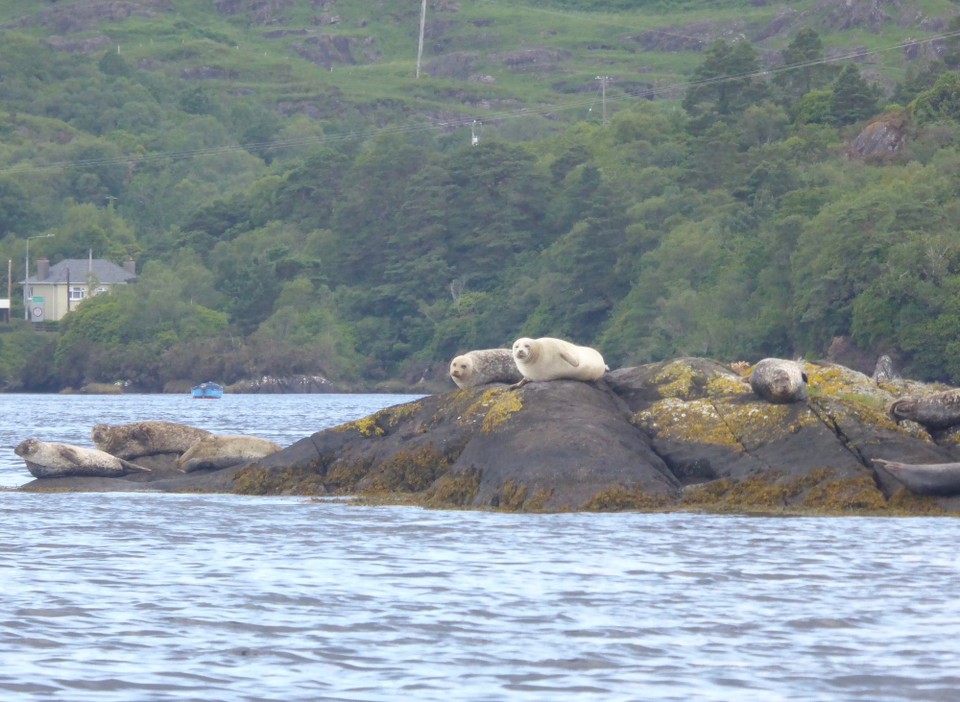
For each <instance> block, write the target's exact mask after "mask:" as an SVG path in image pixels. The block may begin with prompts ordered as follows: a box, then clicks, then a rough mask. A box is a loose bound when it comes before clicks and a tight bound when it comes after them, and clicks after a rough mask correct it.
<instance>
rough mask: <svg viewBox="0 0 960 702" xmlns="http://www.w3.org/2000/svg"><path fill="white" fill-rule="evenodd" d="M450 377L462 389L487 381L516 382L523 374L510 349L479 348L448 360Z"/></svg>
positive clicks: (483, 383) (484, 383)
mask: <svg viewBox="0 0 960 702" xmlns="http://www.w3.org/2000/svg"><path fill="white" fill-rule="evenodd" d="M450 379H451V380H452V381H453V382H454V383H456V384H457V387H458V388H460V389H461V390H462V389H464V388H473V387H476V386H477V385H486V384H487V383H516V382H519V381H520V380H522V379H523V375H521V374H520V369H519V368H517V364H516V363H514V361H513V352H512V351H511V350H510V349H480V350H477V351H467V352H466V353H465V354H463V355H461V356H457V357H455V358H454V359H453V360H452V361H450Z"/></svg>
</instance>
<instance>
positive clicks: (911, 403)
mask: <svg viewBox="0 0 960 702" xmlns="http://www.w3.org/2000/svg"><path fill="white" fill-rule="evenodd" d="M887 412H888V413H889V414H890V416H891V417H892V418H893V419H895V420H897V421H901V420H904V419H908V420H911V421H914V422H916V423H917V424H922V425H923V426H924V427H926V428H927V429H946V428H947V427H952V426H954V425H955V424H960V389H956V388H955V389H953V390H944V391H943V392H937V393H933V394H932V395H927V396H925V397H901V398H900V399H899V400H894V401H893V402H891V403H890V406H889V407H888V408H887Z"/></svg>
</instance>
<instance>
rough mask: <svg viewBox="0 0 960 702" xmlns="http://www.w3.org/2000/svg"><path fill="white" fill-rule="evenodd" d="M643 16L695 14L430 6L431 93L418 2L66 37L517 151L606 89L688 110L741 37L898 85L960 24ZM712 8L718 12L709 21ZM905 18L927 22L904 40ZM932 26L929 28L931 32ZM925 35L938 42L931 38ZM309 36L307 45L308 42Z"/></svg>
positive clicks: (206, 8)
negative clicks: (317, 56) (718, 44)
mask: <svg viewBox="0 0 960 702" xmlns="http://www.w3.org/2000/svg"><path fill="white" fill-rule="evenodd" d="M145 2H146V0H145ZM96 4H98V3H96V2H93V3H91V2H85V3H66V2H57V3H42V4H41V3H36V2H33V1H27V0H12V1H7V2H3V3H2V4H0V23H2V24H4V25H7V26H9V23H11V22H13V21H16V20H18V19H21V18H24V17H29V16H31V15H32V16H37V15H39V14H40V13H49V14H48V15H47V16H48V17H53V18H55V17H62V16H66V15H69V13H70V12H71V8H72V7H77V6H86V7H89V6H91V5H96ZM103 4H105V5H106V4H108V3H103ZM146 4H148V5H149V4H150V3H146ZM637 4H639V5H641V6H650V5H654V6H656V7H659V8H662V7H664V6H674V7H679V8H681V11H674V12H659V13H653V12H650V11H649V10H646V11H643V10H634V11H622V12H607V11H603V7H604V6H605V5H606V6H617V5H623V3H617V2H611V3H604V2H595V3H585V2H573V1H572V0H571V1H568V2H563V0H557V1H556V2H553V3H551V2H548V1H546V0H539V1H538V0H528V2H523V1H522V0H521V1H520V2H513V3H511V2H508V1H507V0H473V1H471V2H465V1H463V0H431V1H430V2H429V4H428V8H429V9H428V14H427V36H426V41H425V46H424V57H423V66H424V75H423V76H422V77H421V79H420V80H416V79H415V76H414V73H415V67H416V51H417V33H418V25H419V16H420V4H419V3H416V2H410V1H406V2H399V0H392V1H389V2H388V1H386V0H379V1H374V2H370V1H369V0H336V2H332V3H330V9H328V10H322V9H319V8H318V7H315V6H314V5H313V3H311V2H304V1H302V0H301V1H298V2H284V1H278V2H276V3H274V5H275V8H274V12H273V13H272V14H271V15H269V16H267V17H265V18H263V19H261V20H260V22H265V23H258V21H257V20H256V19H255V13H254V11H253V9H252V8H254V6H255V5H256V3H253V2H251V1H247V2H240V3H238V6H239V8H240V11H239V12H237V13H236V14H234V15H229V16H228V15H223V14H220V13H219V12H218V11H217V10H216V4H215V3H212V2H208V1H202V0H172V2H171V3H170V6H172V7H174V8H175V9H176V12H169V11H160V10H156V11H154V13H153V16H151V17H146V18H144V17H131V18H129V19H126V20H123V21H118V22H97V23H91V24H89V25H88V26H86V27H81V28H80V31H76V32H69V33H66V34H65V36H67V37H68V38H70V39H79V38H85V37H92V36H97V35H105V36H107V37H109V40H110V45H111V46H113V45H119V47H120V51H121V52H122V54H123V55H124V57H125V58H126V59H127V60H128V61H129V62H131V63H132V64H138V63H139V62H141V61H145V62H146V61H149V62H150V65H151V66H152V67H151V69H150V70H153V71H162V72H164V73H166V74H168V75H171V76H178V75H180V73H181V71H182V70H183V69H184V68H196V67H200V66H210V67H216V68H220V69H223V70H224V71H225V72H226V74H227V75H228V76H229V78H228V79H225V80H204V81H202V82H203V85H204V86H205V87H207V88H210V89H212V90H219V91H222V92H235V91H238V90H243V91H252V93H253V94H254V95H255V96H256V97H257V98H258V99H262V100H264V101H265V102H266V103H269V104H277V103H280V102H299V103H315V104H317V105H321V106H322V107H323V109H322V110H321V111H322V112H323V113H324V114H330V111H331V109H332V108H331V106H330V105H331V102H330V96H331V94H339V95H340V96H342V98H341V102H342V103H350V104H351V105H352V106H353V108H351V109H350V110H344V109H343V108H342V107H339V108H338V109H339V110H340V111H341V114H342V115H343V116H344V117H347V116H349V114H352V113H353V112H354V110H359V111H360V112H361V113H367V114H369V113H371V112H376V113H377V114H378V115H379V117H378V118H377V119H376V122H377V123H378V124H384V123H386V122H397V121H400V122H403V121H407V122H410V121H415V122H417V121H421V120H424V119H426V120H429V121H432V122H446V121H451V120H456V119H463V120H464V122H465V123H468V122H469V120H471V119H482V120H484V121H485V123H487V124H489V125H497V127H495V128H499V129H501V130H503V131H504V132H506V133H507V134H508V135H509V133H510V132H511V130H512V131H513V132H516V133H518V134H520V133H522V131H523V127H522V125H516V124H513V125H512V124H511V122H516V121H518V120H521V121H531V117H532V116H533V115H537V114H539V115H544V116H547V117H548V118H550V119H562V120H565V119H583V118H584V117H587V116H592V117H595V118H597V119H599V113H600V110H599V103H598V101H599V87H600V84H599V81H598V80H597V76H600V75H603V76H609V77H610V78H611V80H610V82H609V83H608V87H607V101H608V110H610V111H613V110H615V109H616V107H617V105H618V104H619V103H621V102H624V101H636V100H642V99H646V98H648V97H652V96H656V97H667V98H676V97H679V96H680V95H682V92H683V90H684V88H685V79H686V76H688V75H689V74H690V72H691V70H692V69H693V68H694V67H695V66H696V65H697V64H698V62H699V61H700V58H701V56H700V53H699V51H698V50H697V48H698V47H704V46H708V45H709V44H710V43H711V42H712V41H714V40H715V39H716V38H720V37H723V38H726V39H733V38H735V37H736V36H738V35H741V34H743V35H745V36H747V37H750V38H751V39H754V40H755V41H757V46H758V49H759V50H760V52H761V55H762V56H763V57H764V59H765V60H767V61H768V62H771V63H773V62H775V61H776V60H778V58H779V52H780V50H781V49H782V48H783V47H784V46H785V45H786V44H787V43H788V42H789V40H790V38H791V36H792V35H793V34H794V33H795V32H796V31H797V30H798V29H799V28H800V27H802V26H813V27H815V28H816V29H818V31H820V32H821V36H823V38H824V43H825V45H826V46H827V47H828V49H829V50H830V51H831V52H833V53H834V54H840V55H842V54H845V53H849V50H852V49H853V48H855V47H857V48H864V49H866V50H868V51H870V52H871V53H869V54H868V55H867V57H866V58H865V59H864V65H865V69H866V70H867V71H868V73H870V74H873V75H875V76H876V77H877V78H884V79H886V80H887V81H888V82H893V81H896V80H898V79H899V78H901V77H902V75H903V70H904V69H903V57H902V51H900V50H899V49H896V48H891V47H896V46H897V45H898V44H900V43H901V42H903V41H905V40H907V39H908V38H923V37H925V36H931V35H933V34H936V33H937V31H938V30H939V31H944V29H945V25H944V23H940V25H939V26H938V25H937V23H935V22H930V21H929V18H931V17H947V16H948V15H949V13H950V12H951V11H955V8H954V7H953V4H952V3H950V2H948V1H947V0H917V1H915V2H913V3H910V6H909V8H908V10H904V12H903V14H902V15H901V14H891V17H890V18H889V20H888V21H885V22H881V23H880V24H878V25H877V26H876V27H873V28H870V27H866V26H865V25H864V26H858V27H855V28H853V29H843V28H842V21H843V18H841V19H839V20H838V19H837V18H836V17H835V16H834V15H832V14H831V13H835V11H836V6H837V5H838V4H836V3H833V4H831V3H823V2H820V1H819V0H801V1H796V2H787V3H770V4H768V5H765V6H759V7H758V6H756V5H755V3H754V2H750V1H747V0H744V1H743V2H739V3H737V2H722V3H709V4H705V3H682V2H675V3H665V2H661V3H637ZM864 4H866V3H864ZM154 5H155V6H160V5H161V4H160V3H154ZM571 5H576V6H580V7H583V6H592V7H593V8H594V11H590V12H584V11H575V10H571V9H565V8H566V7H569V6H571ZM705 5H706V7H708V8H709V9H703V8H704V6H705ZM684 8H688V9H684ZM690 8H692V9H690ZM890 12H891V13H894V12H895V10H893V9H891V10H890ZM784 13H787V14H788V15H789V18H788V19H787V20H786V21H781V22H780V23H779V24H780V25H782V26H780V28H779V30H778V31H777V32H775V33H773V34H772V35H770V36H765V37H764V38H762V39H759V40H758V39H757V38H758V37H760V36H761V35H764V34H767V33H768V32H767V31H766V29H767V28H768V27H769V26H771V22H773V21H774V20H776V19H777V18H778V17H782V16H783V14H784ZM324 15H326V16H336V17H337V18H338V21H337V22H336V23H334V24H318V23H317V20H318V18H321V17H322V16H324ZM903 17H915V18H916V21H914V22H912V23H908V24H906V25H904V22H903ZM920 18H926V20H927V21H926V24H923V23H922V22H921V21H920ZM53 26H55V25H53V24H52V22H50V21H48V22H46V26H43V25H37V24H33V25H28V26H26V27H22V28H18V29H17V31H22V32H26V33H28V34H32V35H35V36H46V35H49V34H51V33H55V31H56V30H54V29H51V27H53ZM924 26H929V27H932V29H929V30H926V31H925V30H924V29H923V27H924ZM283 30H287V32H288V33H287V34H283ZM304 30H306V32H307V34H306V35H302V34H301V35H297V34H295V32H297V31H299V32H303V31H304ZM323 35H329V36H331V37H337V38H339V39H340V40H345V41H348V42H349V53H350V55H351V56H352V58H353V60H354V61H355V62H354V63H349V62H344V61H342V60H340V59H339V58H336V57H335V58H334V59H332V60H329V61H326V60H318V61H317V62H311V61H309V60H307V59H306V58H303V57H302V56H301V55H299V54H298V51H297V45H300V44H304V43H305V42H306V43H307V44H308V45H309V42H311V41H320V42H321V43H322V42H323V41H325V40H324V39H321V38H320V37H322V36H323ZM271 37H272V38H271ZM530 50H542V52H543V53H542V54H541V55H540V56H539V60H538V61H536V62H533V63H522V62H521V63H515V64H514V65H512V66H511V63H510V61H511V57H512V59H513V60H518V59H519V60H521V61H522V56H523V55H522V54H521V53H518V52H525V51H530ZM457 61H459V64H460V67H461V71H460V72H459V73H458V74H457V75H456V76H455V77H442V76H440V77H436V76H431V75H429V73H428V72H429V71H430V70H434V71H435V72H437V73H447V72H449V70H448V69H449V68H450V65H451V62H457ZM318 64H319V65H318ZM331 66H332V67H333V70H332V71H331V70H329V67H331ZM480 76H490V77H492V78H493V79H494V82H483V81H480V80H479V77H480ZM334 91H335V92H334ZM591 108H593V109H591ZM534 121H537V120H534ZM541 121H542V120H541Z"/></svg>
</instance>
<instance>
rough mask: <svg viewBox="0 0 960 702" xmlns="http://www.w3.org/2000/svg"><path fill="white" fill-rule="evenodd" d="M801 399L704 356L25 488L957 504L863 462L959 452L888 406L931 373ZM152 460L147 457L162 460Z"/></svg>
mask: <svg viewBox="0 0 960 702" xmlns="http://www.w3.org/2000/svg"><path fill="white" fill-rule="evenodd" d="M804 372H805V374H806V375H807V376H808V379H809V383H808V397H807V398H806V399H805V400H804V401H801V402H794V403H790V404H771V403H769V402H765V401H764V400H762V399H761V398H759V397H758V396H757V395H756V394H755V393H754V392H753V391H752V390H751V388H750V385H749V384H748V383H746V382H744V379H743V377H742V376H741V375H740V374H739V373H737V372H735V371H734V370H732V369H731V368H730V367H729V366H726V365H724V364H721V363H717V362H715V361H711V360H708V359H702V358H681V359H675V360H672V361H668V362H663V363H656V364H649V365H645V366H639V367H635V368H623V369H619V370H615V371H612V372H609V373H607V374H606V376H605V377H604V378H603V379H602V380H600V381H598V382H595V383H582V382H577V381H569V380H564V381H553V382H544V383H532V384H530V385H527V386H525V387H523V388H521V389H519V390H511V389H509V388H508V387H507V386H505V385H499V384H494V385H487V386H481V387H478V388H471V389H467V390H457V391H453V392H449V393H444V394H438V395H429V396H426V397H423V398H421V399H419V400H417V401H415V402H409V403H405V404H401V405H396V406H393V407H388V408H386V409H384V410H381V411H380V412H377V413H375V414H373V415H371V416H369V417H366V418H364V419H361V420H358V421H355V422H350V423H347V424H344V425H341V426H339V427H335V428H332V429H326V430H323V431H320V432H317V433H315V434H313V435H312V436H309V437H306V438H304V439H301V440H300V441H298V442H296V443H294V444H293V445H291V446H288V447H287V448H285V449H283V450H281V451H279V452H277V453H275V454H272V455H270V456H267V457H266V458H263V459H261V460H259V461H256V462H251V463H247V464H244V465H239V466H234V467H231V468H228V469H225V470H221V471H214V472H208V473H201V474H189V475H182V474H172V473H169V472H165V471H164V470H158V468H157V467H155V468H154V472H152V473H144V474H138V475H134V476H127V477H124V478H116V479H95V480H94V479H76V478H73V479H66V480H68V482H64V481H62V480H60V479H46V480H37V481H33V482H32V483H29V484H27V485H26V486H24V487H22V488H21V489H23V490H32V491H60V490H116V489H123V488H125V489H130V490H144V489H148V490H163V491H197V492H208V491H225V492H235V493H242V494H288V495H327V496H344V497H360V498H361V499H366V500H374V501H379V500H383V501H391V502H407V503H414V504H421V505H424V506H430V507H447V508H450V507H453V508H471V509H501V510H523V511H559V510H614V509H645V510H665V509H698V510H700V509H706V510H714V511H737V512H740V511H764V512H783V511H786V512H807V513H829V514H840V513H844V514H847V513H854V514H857V513H861V514H862V513H869V514H943V513H953V514H957V513H960V496H950V497H943V496H934V497H922V496H917V495H913V494H909V493H907V492H906V491H905V490H904V489H903V485H902V484H901V483H900V482H899V481H898V480H897V479H896V477H895V476H893V475H892V474H891V473H890V472H888V471H883V470H877V469H876V468H875V466H874V459H884V460H886V461H897V462H902V463H910V464H936V463H945V462H955V461H958V460H960V440H958V435H960V432H958V431H950V430H938V431H937V433H936V434H934V433H931V432H930V431H928V430H927V429H925V428H924V427H923V426H921V425H919V424H917V423H915V422H910V421H901V422H897V421H895V420H894V419H893V418H892V417H891V416H890V415H889V413H888V411H887V407H888V406H889V404H890V403H891V402H892V401H893V400H894V399H896V398H898V397H902V396H911V397H916V396H924V395H928V394H931V393H933V392H936V391H938V390H942V388H940V387H936V386H927V385H924V384H922V383H916V382H911V381H905V380H901V379H893V380H890V381H877V380H873V379H871V378H869V377H868V376H866V375H864V374H862V373H859V372H856V371H852V370H850V369H848V368H845V367H843V366H839V365H836V364H830V363H810V362H807V363H804ZM160 468H162V466H160Z"/></svg>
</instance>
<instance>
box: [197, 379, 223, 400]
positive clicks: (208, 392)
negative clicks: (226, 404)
mask: <svg viewBox="0 0 960 702" xmlns="http://www.w3.org/2000/svg"><path fill="white" fill-rule="evenodd" d="M191 392H192V393H193V399H195V400H219V399H220V398H221V397H223V386H222V385H218V384H217V383H214V382H209V381H208V382H206V383H200V384H199V385H195V386H194V388H193V390H191Z"/></svg>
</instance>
